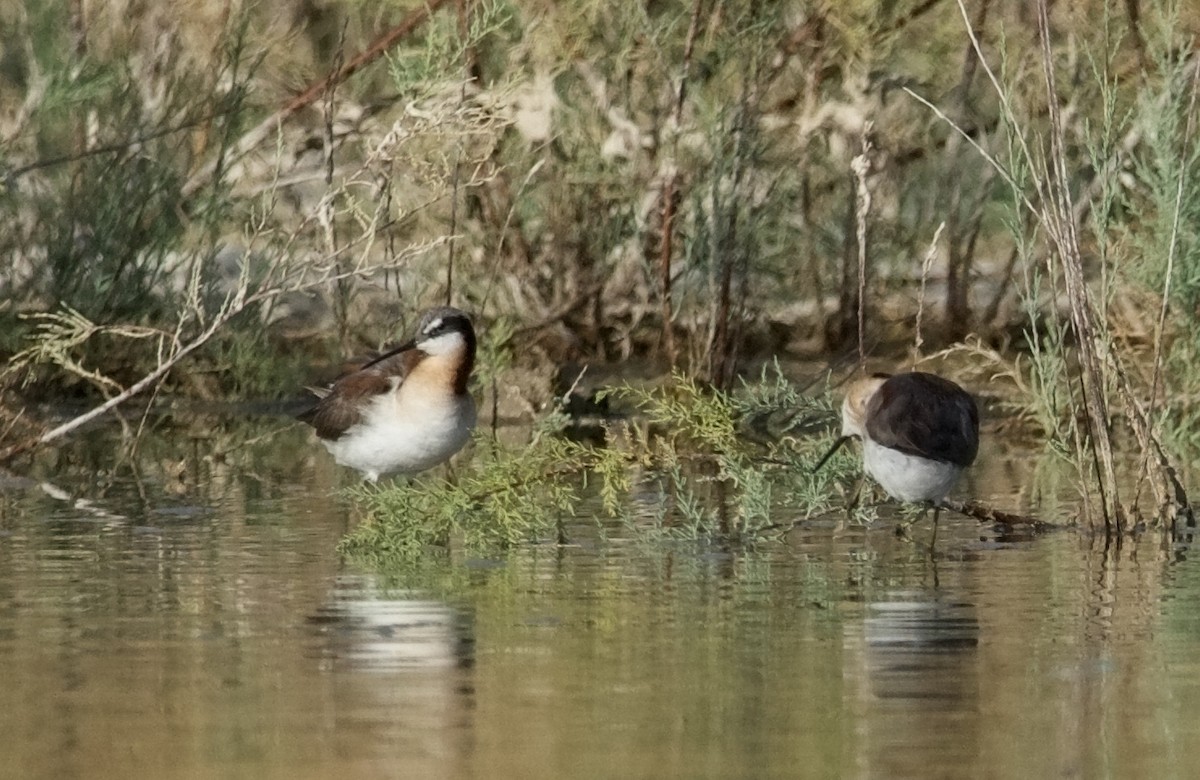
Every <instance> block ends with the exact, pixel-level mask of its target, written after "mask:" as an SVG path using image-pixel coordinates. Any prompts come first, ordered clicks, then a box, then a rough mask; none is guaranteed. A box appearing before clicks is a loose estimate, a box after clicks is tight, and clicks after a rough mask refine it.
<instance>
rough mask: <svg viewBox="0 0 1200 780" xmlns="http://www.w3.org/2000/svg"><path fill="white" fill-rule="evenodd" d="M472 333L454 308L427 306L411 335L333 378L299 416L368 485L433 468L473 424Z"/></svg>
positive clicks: (459, 444)
mask: <svg viewBox="0 0 1200 780" xmlns="http://www.w3.org/2000/svg"><path fill="white" fill-rule="evenodd" d="M474 365H475V329H474V328H473V327H472V326H471V320H470V319H469V318H468V317H467V315H466V314H464V313H463V312H462V311H459V310H458V309H455V308H451V307H449V306H442V307H439V308H436V309H430V310H429V311H427V312H425V314H424V315H422V317H421V321H420V323H419V324H418V325H417V335H416V337H414V338H413V339H412V341H409V342H407V343H404V344H402V345H400V346H399V347H396V348H394V349H390V350H388V351H387V352H385V353H383V354H382V355H380V356H379V357H376V358H374V359H373V360H371V361H370V362H368V363H367V364H366V365H364V366H362V367H361V368H359V369H358V370H356V371H353V372H351V373H349V374H346V375H345V376H343V377H341V378H340V379H338V380H337V381H336V382H334V383H333V385H332V386H331V387H329V388H328V389H327V390H325V391H319V392H318V395H319V396H320V400H319V401H317V403H316V405H315V406H313V407H312V408H311V409H309V410H307V411H306V412H304V413H303V414H301V415H299V419H301V420H303V421H304V422H306V423H308V424H309V425H312V426H313V427H314V428H316V431H317V437H318V438H319V439H320V440H321V443H322V444H324V445H325V448H326V449H327V450H329V452H330V453H332V454H333V459H334V460H335V461H337V462H338V463H340V464H341V465H343V466H349V467H350V468H352V469H357V470H358V471H360V472H362V474H363V476H364V477H365V478H366V479H368V480H370V481H371V482H375V481H376V480H378V479H379V478H380V477H382V476H386V475H389V474H411V473H414V472H417V471H423V470H425V469H428V468H431V467H433V466H436V465H437V464H439V463H443V462H445V461H447V460H449V459H450V456H452V455H453V454H454V453H456V452H458V451H459V450H460V449H462V447H463V445H464V444H466V443H467V440H468V439H469V438H470V437H471V431H472V430H473V429H474V427H475V419H476V415H475V401H474V399H472V398H471V395H470V393H468V392H467V382H468V381H469V380H470V378H471V369H472V368H473V367H474Z"/></svg>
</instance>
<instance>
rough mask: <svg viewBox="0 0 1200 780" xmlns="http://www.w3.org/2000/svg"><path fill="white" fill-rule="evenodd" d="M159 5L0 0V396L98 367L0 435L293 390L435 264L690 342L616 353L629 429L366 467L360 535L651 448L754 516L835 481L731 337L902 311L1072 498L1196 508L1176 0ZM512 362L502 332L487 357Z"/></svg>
mask: <svg viewBox="0 0 1200 780" xmlns="http://www.w3.org/2000/svg"><path fill="white" fill-rule="evenodd" d="M172 13H174V12H172ZM166 14H167V12H166V11H162V10H157V9H141V8H140V7H135V6H133V5H127V4H123V3H108V4H84V3H79V2H76V1H75V0H50V1H49V2H45V3H38V4H29V3H18V2H3V1H2V0H0V36H2V39H3V43H4V46H5V52H6V55H5V57H4V58H3V60H0V176H2V177H3V180H4V187H3V189H2V190H0V257H3V258H5V260H4V262H3V264H0V354H2V355H3V356H4V357H6V358H8V367H7V368H6V370H5V371H4V373H3V376H2V377H0V392H4V396H3V399H0V400H2V404H3V405H4V406H5V407H7V409H6V410H4V414H3V415H2V418H3V419H4V420H8V419H10V418H12V417H14V416H15V414H14V413H15V412H17V411H19V410H21V409H22V408H23V407H24V406H26V404H27V401H28V399H30V398H47V397H62V396H67V395H71V396H76V397H83V398H85V399H88V400H95V403H96V405H95V406H94V407H93V409H92V411H91V412H89V413H88V414H86V415H82V416H81V417H79V418H76V419H74V420H71V421H69V422H68V423H66V424H64V425H61V426H58V427H56V428H49V427H48V426H45V427H39V428H37V430H34V431H33V432H31V433H30V432H26V431H25V429H24V427H23V426H7V427H5V428H4V430H5V432H6V433H5V438H4V439H3V440H0V459H4V460H11V459H12V458H13V457H14V456H15V455H16V454H18V453H20V452H25V451H28V450H29V449H30V448H31V447H34V446H38V445H40V444H45V443H49V442H51V441H53V440H54V439H55V438H57V437H59V436H62V435H64V434H65V433H67V432H68V431H70V430H73V429H74V427H77V426H78V425H79V424H82V423H83V422H86V421H87V420H88V419H92V417H94V416H95V415H97V414H100V413H103V412H105V411H107V410H109V409H112V408H115V407H116V406H118V405H120V404H122V403H125V402H127V401H129V400H130V399H133V398H135V397H149V395H150V394H148V393H147V392H146V391H150V390H157V391H159V393H160V394H161V393H163V392H174V393H178V394H185V395H189V396H200V397H205V398H230V397H241V398H261V397H265V396H279V395H287V394H290V393H292V392H293V389H294V388H296V387H297V386H298V385H299V384H300V383H301V377H302V375H303V374H304V372H305V369H306V368H307V367H309V366H311V365H313V364H318V363H328V362H333V361H334V360H335V358H336V357H338V356H340V355H343V354H352V353H354V352H355V351H358V350H360V349H362V348H364V347H377V346H379V345H380V344H382V343H383V342H386V341H388V340H390V339H391V338H393V337H394V336H395V335H396V334H397V333H398V332H401V331H404V330H406V329H407V327H406V326H407V323H406V322H404V320H405V318H407V317H410V316H412V313H413V312H414V311H415V310H417V309H419V308H422V307H423V306H425V305H427V304H430V303H434V302H442V301H445V300H447V299H450V300H452V301H453V302H454V303H455V304H456V305H459V306H461V307H463V308H465V309H468V310H470V311H471V312H472V313H473V314H474V315H475V316H476V317H477V320H478V323H477V324H478V325H479V326H480V328H481V330H483V331H484V332H486V331H488V330H489V329H495V330H496V332H500V331H503V333H504V335H505V338H504V339H494V340H493V341H494V349H495V353H494V354H495V355H496V356H498V355H499V352H500V351H503V350H504V349H507V350H509V353H510V354H516V357H515V358H514V359H513V360H514V366H513V367H514V368H516V369H529V368H530V367H534V368H536V367H537V366H540V365H543V364H551V365H558V364H560V363H568V362H569V363H571V364H575V363H581V362H588V361H591V362H612V361H623V360H626V359H629V358H631V357H639V358H649V359H651V360H654V361H658V363H659V364H660V365H662V366H665V367H666V368H665V369H664V373H666V371H667V370H674V371H676V372H677V373H676V374H675V375H674V379H673V380H672V381H671V382H670V383H669V384H667V385H665V386H664V387H662V388H660V389H659V390H656V391H654V392H646V391H638V390H632V389H629V388H624V389H619V390H615V391H613V392H614V393H615V394H616V395H617V396H619V398H620V400H621V401H622V402H625V403H628V404H630V405H631V406H633V407H636V408H637V409H638V410H639V419H643V420H645V421H646V422H645V423H644V425H643V426H642V427H639V424H634V423H631V424H629V425H624V424H622V425H620V426H617V425H615V424H614V423H610V424H609V427H608V431H607V433H608V446H607V447H605V448H604V449H597V448H591V447H584V446H583V445H578V444H573V443H571V442H570V441H568V440H567V439H565V438H563V437H562V436H561V435H559V434H560V431H557V430H556V429H555V426H554V425H547V426H544V427H543V428H542V429H540V430H538V431H536V432H535V433H533V434H531V439H530V443H529V444H528V446H525V445H523V446H522V447H520V448H519V449H516V450H514V449H510V448H508V447H507V446H505V445H502V444H500V443H498V440H496V439H495V438H490V437H488V436H482V435H481V437H480V440H479V441H478V442H477V446H476V448H475V460H474V461H473V462H472V463H471V464H470V466H469V471H466V472H464V473H461V474H459V479H458V480H457V481H456V482H453V483H444V484H443V483H438V486H437V487H432V488H431V485H430V483H429V482H422V483H420V486H419V487H417V486H399V487H394V488H392V489H389V490H383V491H374V490H372V491H365V490H364V491H358V492H357V493H356V494H355V495H356V498H357V500H358V501H359V502H360V503H361V504H362V505H363V507H364V509H365V510H366V511H367V513H368V514H369V515H370V516H372V517H375V518H377V519H379V518H384V517H387V518H393V520H391V521H388V522H386V523H385V522H376V523H372V524H368V525H367V526H365V527H364V529H363V530H361V531H360V532H359V533H358V534H357V535H356V536H354V537H351V538H350V539H349V540H348V541H347V545H348V546H349V547H354V546H358V547H362V548H367V547H371V546H372V545H374V546H376V547H380V548H387V549H391V548H395V549H397V550H408V549H412V548H413V547H414V546H417V547H419V546H421V545H424V544H427V543H431V542H435V541H447V540H449V539H451V538H455V537H462V538H465V539H467V540H468V541H470V542H471V543H472V544H474V543H476V542H479V543H493V542H499V543H511V542H513V541H515V540H516V539H520V538H530V537H533V538H538V537H544V536H546V535H547V534H550V533H553V532H554V529H555V528H556V522H557V519H558V516H559V515H561V513H563V512H566V511H569V509H570V508H571V507H572V506H574V505H575V504H576V503H577V502H578V501H579V500H581V499H582V498H583V497H584V492H585V491H586V492H588V493H590V491H593V490H594V491H596V493H597V496H598V500H601V501H603V503H604V504H605V506H606V507H607V508H608V509H609V510H610V511H612V512H613V513H614V514H616V515H622V514H623V513H624V514H628V513H630V512H633V511H634V510H633V509H631V508H630V507H631V506H636V505H637V500H636V497H635V494H636V493H638V491H641V490H643V489H644V488H645V486H647V485H649V486H650V487H651V489H650V493H651V494H652V495H655V496H669V498H670V501H668V502H667V508H666V509H663V510H662V512H663V513H664V514H663V516H662V517H661V518H660V517H655V518H652V521H651V522H650V523H649V524H650V525H654V526H655V527H660V526H661V527H662V528H670V529H677V528H679V527H680V525H681V523H682V524H683V525H690V526H693V527H700V526H703V527H705V528H708V529H712V530H713V531H714V532H716V533H730V534H739V533H744V532H753V531H755V530H757V529H762V528H766V527H769V526H770V525H771V524H772V523H773V522H776V521H773V520H772V513H777V512H778V511H779V507H785V506H786V507H794V511H797V512H800V513H805V512H819V511H823V510H824V509H828V505H829V501H830V500H831V499H830V498H829V494H830V491H829V489H828V485H827V484H826V483H824V482H822V481H812V480H805V481H804V486H803V487H802V488H795V487H794V482H795V480H792V481H791V482H787V483H785V482H781V481H777V480H775V479H774V475H776V474H777V473H778V474H783V473H793V474H794V473H796V472H797V469H798V468H800V467H801V465H802V464H801V463H800V462H801V461H804V462H807V459H808V458H809V456H810V454H811V453H809V452H808V449H807V448H808V447H809V446H811V444H812V442H811V441H810V439H811V437H795V436H793V437H789V436H788V435H787V434H786V430H787V428H786V426H784V427H783V428H779V429H775V430H772V435H771V436H766V437H760V438H763V440H764V443H761V444H752V443H750V441H749V440H748V439H747V437H745V436H741V435H737V434H736V430H737V426H738V425H743V426H744V425H747V424H751V427H753V425H752V423H753V421H762V420H765V419H770V418H771V416H772V414H780V413H783V414H786V413H787V410H789V409H791V410H795V409H798V408H801V407H804V405H805V404H822V403H828V401H827V400H819V401H812V400H809V399H808V398H807V396H804V395H801V394H796V393H795V390H794V388H790V386H787V385H786V384H785V383H781V382H780V381H778V380H776V379H775V378H772V377H768V378H767V379H765V380H764V381H762V382H759V383H750V384H745V385H743V386H741V387H739V379H738V377H739V376H741V375H742V374H743V373H744V372H745V371H746V367H747V366H748V365H754V364H761V362H762V360H763V359H764V358H766V357H769V356H772V355H777V354H784V355H802V356H808V357H811V356H814V355H829V354H840V353H843V352H844V351H845V350H846V349H856V350H857V352H858V353H859V354H858V357H859V358H860V361H861V360H863V359H864V358H866V357H867V355H866V354H864V353H865V352H868V351H869V352H871V353H872V354H873V355H874V357H875V358H876V360H877V361H879V360H880V359H890V361H891V363H892V364H893V365H901V364H907V362H908V361H909V360H910V359H911V358H912V357H913V355H912V354H911V353H910V352H908V345H910V344H912V345H914V347H913V352H915V353H916V356H917V357H919V356H920V355H921V354H922V353H923V352H924V351H925V350H927V349H934V348H936V349H941V348H947V349H950V350H952V351H953V350H958V351H960V352H970V353H971V354H972V355H973V356H976V357H979V356H983V355H986V356H987V360H986V362H985V363H984V365H985V366H986V367H987V371H988V374H987V375H984V376H980V377H979V379H980V382H981V383H986V382H988V381H990V380H991V378H992V377H993V376H1000V375H1003V376H1007V377H1010V378H1012V379H1013V382H1012V385H1013V386H1014V387H1015V388H1017V389H1018V391H1019V393H1018V395H1017V397H1015V398H1010V399H1007V400H1008V402H1010V403H1013V404H1015V405H1016V406H1017V407H1018V408H1019V410H1020V412H1019V414H1020V417H1021V418H1022V419H1024V420H1026V421H1028V422H1030V423H1031V424H1033V425H1034V426H1035V427H1036V430H1037V434H1038V435H1039V436H1040V437H1041V438H1043V439H1044V440H1045V441H1046V443H1047V448H1048V450H1049V451H1051V452H1053V453H1055V455H1056V456H1057V457H1060V458H1062V459H1063V460H1064V461H1066V462H1067V463H1069V464H1071V465H1072V467H1073V468H1074V469H1075V470H1076V473H1077V475H1078V480H1077V481H1076V484H1077V485H1078V488H1079V491H1080V498H1081V513H1082V516H1083V518H1084V520H1085V522H1086V523H1087V524H1090V525H1091V526H1092V527H1094V528H1097V529H1103V530H1105V531H1107V532H1109V533H1112V534H1115V535H1117V536H1120V535H1122V534H1124V533H1126V532H1128V531H1129V530H1131V529H1133V528H1135V527H1137V526H1138V525H1139V523H1151V524H1153V523H1162V525H1163V526H1164V527H1169V526H1170V525H1171V524H1172V523H1173V521H1174V520H1175V519H1176V517H1183V518H1188V519H1190V517H1191V508H1190V505H1189V503H1188V499H1187V490H1186V488H1187V486H1188V483H1189V481H1190V473H1189V471H1188V470H1187V469H1186V468H1183V467H1182V466H1181V465H1180V464H1184V463H1188V464H1190V463H1193V462H1194V461H1195V456H1196V452H1197V440H1196V437H1195V434H1194V430H1195V429H1196V425H1195V412H1194V409H1196V408H1200V407H1198V406H1197V405H1196V403H1195V398H1196V395H1197V392H1198V391H1200V387H1198V386H1197V379H1196V377H1197V372H1196V370H1195V367H1196V366H1197V365H1198V364H1200V340H1198V339H1197V337H1196V335H1195V334H1196V333H1197V332H1198V331H1200V329H1198V328H1197V325H1198V324H1200V323H1198V322H1197V319H1198V318H1200V314H1198V310H1197V307H1196V302H1197V300H1198V292H1197V291H1198V289H1200V286H1198V284H1197V282H1196V279H1197V278H1200V275H1198V274H1197V268H1198V267H1200V231H1198V229H1197V225H1200V180H1198V179H1197V176H1196V172H1197V162H1198V161H1200V151H1198V150H1197V144H1196V140H1195V139H1196V137H1197V133H1196V123H1197V113H1198V111H1200V106H1198V105H1197V102H1198V101H1197V96H1198V95H1200V62H1198V60H1197V56H1196V54H1195V51H1196V49H1195V35H1196V34H1197V32H1200V14H1198V13H1197V12H1196V10H1195V9H1194V8H1192V7H1190V6H1188V5H1186V4H1178V5H1177V4H1175V3H1172V2H1170V0H1157V1H1156V2H1145V3H1137V2H1134V3H1119V2H1115V1H1114V0H1109V1H1108V2H1105V0H1088V1H1087V2H1083V3H1075V4H1066V3H1049V2H1044V1H1043V2H1036V3H1032V4H1026V3H1020V4H1005V3H998V2H995V1H994V0H969V1H968V0H933V2H929V1H928V0H911V2H896V3H884V4H879V3H874V2H865V0H864V1H862V2H858V1H855V2H844V3H812V2H801V1H800V0H795V1H794V2H793V1H788V2H776V3H764V2H759V1H758V0H663V1H662V2H652V3H644V2H634V1H633V0H620V1H619V2H608V1H607V0H569V1H568V2H532V3H519V4H518V3H512V2H504V0H423V1H420V2H418V1H415V0H414V1H413V2H408V1H407V0H405V1H404V2H398V3H394V4H390V5H387V6H386V7H384V8H376V7H374V6H371V7H368V6H364V5H362V4H355V3H337V2H333V3H325V4H322V5H321V6H320V8H316V9H314V8H309V7H308V6H305V7H304V8H301V7H300V5H299V4H294V3H291V2H288V1H287V0H274V1H273V2H269V3H261V4H255V5H248V4H247V5H243V4H241V3H211V4H206V3H194V4H191V5H190V6H189V7H188V9H185V10H181V11H179V12H178V14H177V15H174V16H171V17H168V16H167V15H166ZM306 84H307V85H308V88H307V89H304V90H303V91H300V90H301V88H302V87H304V86H305V85H306ZM292 95H295V96H294V97H291V96H292ZM501 341H504V342H505V343H504V344H501ZM514 344H517V345H519V349H518V348H515V347H514V346H513V345H514ZM505 365H506V364H505V363H504V361H503V360H501V359H500V358H499V357H496V359H495V360H489V359H488V358H487V357H486V356H485V359H484V373H485V374H486V376H485V377H484V384H490V385H492V386H493V388H494V386H495V385H496V383H497V381H498V380H497V377H498V376H500V374H501V373H502V372H503V371H504V370H505ZM555 379H561V378H555ZM544 384H545V386H546V387H545V388H542V391H543V392H542V396H543V398H544V397H545V396H547V395H549V388H550V387H551V385H552V384H553V381H551V380H547V381H545V382H544ZM701 387H704V388H705V389H704V390H701ZM708 388H712V389H711V391H710V390H709V389H708ZM820 397H821V398H825V396H820ZM531 406H536V404H531ZM769 407H771V408H772V409H773V411H769V410H768V408H769ZM89 415H90V416H89ZM801 416H803V415H801ZM797 419H799V418H797ZM748 421H749V422H748ZM793 422H794V421H793ZM35 427H37V426H35ZM618 428H619V429H620V430H618ZM518 453H519V454H520V457H517V454H518ZM1128 453H1133V454H1134V455H1135V456H1134V457H1128V456H1127V454H1128ZM846 464H848V462H846ZM1129 472H1132V476H1131V477H1130V476H1128V473H1129ZM579 474H587V475H588V479H587V482H586V483H584V484H585V485H586V487H584V488H580V487H579V483H577V482H575V481H573V480H575V479H576V478H577V477H578V475H579ZM568 476H569V479H567V478H566V477H568ZM836 476H837V475H836V474H834V473H833V472H830V473H829V474H827V475H825V476H820V477H819V480H826V479H835V478H836ZM558 477H563V479H559V478H558ZM706 480H708V481H706ZM702 485H710V486H713V488H714V490H718V489H719V490H721V491H725V490H728V489H729V488H732V489H733V491H732V494H724V493H723V494H722V495H721V497H720V498H719V500H717V501H716V502H715V505H716V506H718V507H721V510H720V511H721V512H722V513H724V514H722V515H721V516H718V517H710V516H708V512H709V510H700V509H698V508H697V507H699V506H701V504H700V503H699V502H697V501H695V500H694V497H695V491H696V490H697V489H698V486H702ZM789 485H790V486H789ZM1128 485H1132V486H1133V487H1132V490H1130V489H1128V487H1127V486H1128ZM781 491H782V493H781ZM789 491H790V492H789ZM621 496H625V497H630V496H634V497H633V498H627V499H625V501H624V503H622V501H621V500H618V497H621ZM703 505H704V506H710V505H711V504H709V503H708V502H705V503H704V504H703ZM533 506H536V507H538V508H537V509H536V510H531V509H530V507H533ZM469 516H478V517H483V518H486V520H487V522H485V523H474V524H473V523H472V522H467V521H466V520H465V518H467V517H469ZM396 518H398V519H396ZM656 523H658V524H659V525H655V524H656ZM418 524H423V525H421V528H420V529H418V527H417V526H418Z"/></svg>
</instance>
